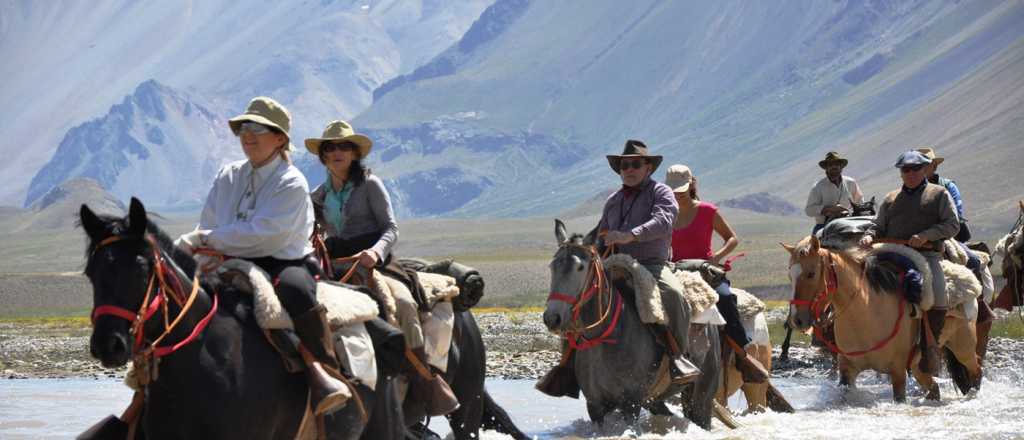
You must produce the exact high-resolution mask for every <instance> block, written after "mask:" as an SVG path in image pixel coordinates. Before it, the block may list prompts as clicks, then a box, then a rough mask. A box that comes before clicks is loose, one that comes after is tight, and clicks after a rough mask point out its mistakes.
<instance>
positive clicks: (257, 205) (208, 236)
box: [175, 96, 349, 415]
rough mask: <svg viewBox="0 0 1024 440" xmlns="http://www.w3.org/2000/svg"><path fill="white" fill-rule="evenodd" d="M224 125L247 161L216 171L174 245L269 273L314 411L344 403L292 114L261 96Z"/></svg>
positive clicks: (327, 410)
mask: <svg viewBox="0 0 1024 440" xmlns="http://www.w3.org/2000/svg"><path fill="white" fill-rule="evenodd" d="M228 125H229V126H230V128H231V131H232V132H234V133H235V135H237V136H238V142H239V144H240V145H241V147H242V151H243V152H244V153H245V156H246V159H245V160H241V161H238V162H233V163H229V164H227V165H225V166H224V167H222V168H221V169H220V171H219V172H218V173H217V177H215V178H214V181H213V188H212V189H211V190H210V194H209V196H207V198H206V203H205V204H204V206H203V211H202V214H201V215H200V217H199V225H198V226H197V227H196V229H195V230H194V231H192V232H189V233H186V234H184V235H182V236H181V237H179V238H178V240H177V241H176V242H175V244H177V246H178V247H179V248H181V249H182V250H183V251H185V252H188V253H190V254H194V253H195V251H196V250H197V249H208V250H212V251H215V252H218V253H220V254H222V255H224V257H225V258H238V259H244V260H248V261H250V262H252V263H253V264H255V265H256V266H259V267H260V268H262V269H263V270H264V271H266V272H267V273H268V274H269V275H270V277H271V278H272V279H273V283H274V291H275V293H277V296H278V298H280V301H281V305H282V306H283V307H284V309H285V310H286V311H287V312H288V313H289V314H290V315H291V318H292V321H293V322H294V327H295V333H296V334H297V335H298V337H299V340H300V341H301V345H300V350H299V351H300V352H301V353H302V354H303V360H304V361H305V362H306V365H307V368H306V376H307V378H308V382H309V387H310V392H311V400H312V405H313V408H314V411H315V413H316V414H317V415H324V414H329V413H331V412H333V411H335V410H337V409H339V408H341V407H342V406H343V405H344V404H345V402H346V400H347V398H348V393H349V392H348V390H347V386H346V385H345V384H344V383H343V382H341V381H340V380H338V379H337V377H340V365H339V364H338V358H337V356H336V355H335V352H334V340H333V335H332V334H331V331H330V326H329V325H328V322H327V317H326V309H325V308H324V306H323V305H322V304H319V303H318V302H317V300H316V282H315V280H314V272H316V273H318V268H317V263H316V260H315V257H314V255H313V247H312V246H311V244H310V242H309V237H310V235H312V233H313V204H312V203H311V202H310V200H309V195H308V194H309V184H308V183H307V182H306V178H305V176H303V174H302V172H300V171H299V169H298V168H296V167H295V166H294V165H293V164H292V163H291V161H290V159H289V157H288V151H289V150H291V149H292V147H291V141H290V138H289V135H288V130H289V129H290V128H291V115H290V114H289V113H288V110H287V109H285V108H284V106H282V105H281V104H280V103H278V102H277V101H275V100H273V99H271V98H267V97H263V96H260V97H256V98H253V99H252V101H250V102H249V106H248V107H247V108H246V109H245V113H243V114H241V115H238V116H236V117H234V118H231V119H230V120H229V121H228Z"/></svg>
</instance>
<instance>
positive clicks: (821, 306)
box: [789, 249, 907, 357]
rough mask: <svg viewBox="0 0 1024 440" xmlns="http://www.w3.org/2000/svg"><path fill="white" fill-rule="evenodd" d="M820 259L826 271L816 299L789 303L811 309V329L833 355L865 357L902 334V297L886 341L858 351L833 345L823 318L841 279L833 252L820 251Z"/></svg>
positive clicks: (836, 314)
mask: <svg viewBox="0 0 1024 440" xmlns="http://www.w3.org/2000/svg"><path fill="white" fill-rule="evenodd" d="M818 257H819V259H818V262H819V263H820V264H821V266H822V268H823V269H824V272H823V276H822V287H821V290H820V291H819V292H818V293H817V294H816V295H814V298H812V299H811V300H799V299H796V298H794V299H791V300H789V303H790V304H792V305H793V306H795V307H796V308H798V309H799V308H801V307H805V308H809V309H810V311H811V315H812V316H813V318H814V322H813V323H812V324H811V327H812V328H813V329H814V334H815V335H816V336H817V337H818V339H819V340H821V341H822V342H823V343H824V344H825V346H826V347H828V349H829V350H830V351H832V352H833V353H839V354H842V355H844V356H848V357H852V356H863V355H865V354H868V353H871V352H874V351H878V350H881V349H882V348H884V347H885V346H886V345H888V344H889V342H891V341H892V340H893V339H894V338H895V337H896V335H897V334H898V333H899V332H900V322H902V321H903V314H904V309H905V305H906V302H907V300H906V298H905V297H903V296H902V295H901V296H900V303H899V316H897V317H896V323H895V324H894V325H893V329H892V331H891V332H890V333H889V335H888V336H886V337H885V338H884V339H882V340H881V341H878V342H877V343H875V344H874V345H872V346H871V348H868V349H866V350H857V351H843V350H842V349H840V348H839V345H838V343H833V342H832V341H829V340H828V338H826V337H825V333H824V330H823V329H824V328H825V325H827V324H828V323H827V322H824V321H823V319H822V318H823V317H824V316H825V309H826V308H828V306H829V305H830V304H832V298H833V297H835V294H836V291H837V290H839V277H838V275H836V264H835V261H833V260H832V252H829V251H828V250H826V249H819V250H818ZM793 294H794V297H795V295H796V292H793ZM833 316H838V311H836V312H835V313H834V314H833Z"/></svg>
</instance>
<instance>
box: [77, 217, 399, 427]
mask: <svg viewBox="0 0 1024 440" xmlns="http://www.w3.org/2000/svg"><path fill="white" fill-rule="evenodd" d="M80 217H81V218H80V222H81V225H82V227H83V228H84V229H85V232H86V234H87V235H88V238H89V244H88V247H87V258H88V259H87V264H86V269H85V274H86V276H88V278H89V281H90V282H91V283H92V286H93V317H94V323H93V332H92V336H91V338H90V341H89V347H90V351H91V353H92V355H93V357H96V358H97V359H99V360H100V361H101V362H102V364H103V365H104V366H106V367H119V366H123V365H125V364H126V363H127V362H128V360H129V359H133V360H134V361H136V363H135V367H136V370H137V371H145V368H144V367H143V366H144V365H145V363H141V362H139V361H140V359H143V357H142V356H141V355H142V353H145V350H147V349H148V348H149V347H150V346H151V344H153V345H156V347H157V348H156V350H157V351H158V354H162V355H163V356H162V357H158V358H152V360H151V361H150V365H154V366H155V367H154V368H153V369H152V370H153V371H154V372H155V374H153V375H152V378H151V381H150V382H149V383H148V385H145V388H144V393H145V407H144V408H145V409H144V410H143V413H142V416H141V420H140V424H139V428H140V429H138V430H137V431H136V434H137V435H136V438H143V437H145V438H218V439H284V438H294V436H295V434H296V431H297V429H298V428H299V424H300V422H301V420H302V417H303V412H304V410H305V407H306V399H307V386H306V379H305V376H304V375H303V374H301V373H297V374H296V373H289V372H288V371H286V370H285V367H284V363H283V362H282V360H281V357H280V355H279V354H278V353H277V352H276V351H275V350H274V349H273V348H272V347H271V345H270V344H269V343H268V342H267V340H266V338H265V336H264V334H263V332H262V331H261V330H260V328H259V327H258V326H257V324H256V320H255V318H254V316H253V313H252V303H251V299H250V298H251V296H250V295H239V294H236V293H237V292H235V291H234V290H235V289H234V288H233V287H232V286H231V285H229V284H227V283H221V282H220V280H219V279H217V277H213V276H210V277H205V276H203V277H199V278H197V279H196V280H198V284H199V285H198V286H194V285H193V277H194V276H195V274H196V264H195V261H194V260H193V259H192V258H191V257H190V256H189V255H187V254H184V253H183V252H181V251H180V250H178V249H177V248H176V247H175V246H174V245H173V243H172V242H171V240H170V238H169V237H168V236H167V235H166V234H165V233H163V232H162V231H161V230H160V229H159V228H158V227H157V226H156V225H155V224H153V223H151V222H149V220H148V219H147V216H146V210H145V208H144V207H143V205H142V203H141V202H139V201H138V200H137V199H135V198H133V199H132V201H131V207H130V210H129V214H128V216H127V217H125V218H115V217H108V216H97V215H96V214H94V213H93V211H92V210H91V209H89V207H88V206H86V205H82V208H81V211H80ZM193 288H197V289H196V290H195V293H194V294H192V293H191V292H192V291H193ZM161 290H162V291H161ZM210 292H213V294H212V295H211V294H210ZM189 297H192V300H191V301H190V300H188V298H189ZM144 298H149V299H150V300H155V299H156V298H162V299H163V300H166V301H164V307H165V308H164V307H156V308H154V310H156V311H157V313H155V314H154V315H153V316H151V317H150V318H151V319H148V320H144V321H143V322H142V325H141V327H140V328H138V329H134V328H133V327H134V326H133V320H134V318H133V317H132V315H135V314H136V312H137V311H138V313H139V314H140V315H141V314H142V311H143V310H144V309H143V307H144V306H145V307H148V306H149V304H153V303H154V302H153V301H148V302H147V300H146V299H144ZM144 302H146V304H145V305H144V304H143V303H144ZM161 309H162V310H163V311H161ZM183 310H184V312H183ZM164 313H166V315H164ZM165 317H166V318H168V321H165ZM178 318H180V320H179V319H178ZM166 322H175V323H176V325H172V326H171V329H170V330H165V329H166V327H165V325H166ZM383 325H386V324H383ZM161 335H163V336H164V338H163V340H162V341H159V340H158V339H157V338H160V337H161ZM154 341H158V342H159V343H158V344H154ZM140 348H142V350H141V351H140V350H139V349H140ZM143 376H147V375H145V374H143ZM379 377H380V379H379V380H378V383H377V387H376V391H373V390H371V389H370V388H368V387H366V386H364V385H362V384H359V383H356V384H355V388H356V392H357V394H358V397H359V399H361V402H362V403H363V405H362V406H360V405H358V404H357V403H354V402H353V401H354V400H355V399H352V400H350V401H349V404H348V405H346V406H345V407H344V408H342V409H340V410H338V411H336V412H334V413H333V414H332V415H329V416H327V417H325V418H324V426H325V427H326V429H325V431H326V434H327V437H328V438H344V439H354V438H373V439H379V438H383V439H397V438H403V437H404V436H405V435H406V430H405V429H404V427H403V426H402V424H401V423H400V422H399V421H400V420H402V419H403V415H402V413H401V407H400V405H399V404H398V402H397V393H396V388H395V385H394V383H393V381H392V378H390V377H386V376H385V375H384V374H383V372H382V374H380V375H379ZM364 409H365V413H364ZM365 416H369V418H368V419H367V418H365Z"/></svg>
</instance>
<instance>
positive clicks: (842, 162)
mask: <svg viewBox="0 0 1024 440" xmlns="http://www.w3.org/2000/svg"><path fill="white" fill-rule="evenodd" d="M836 162H838V163H839V166H841V167H843V168H845V167H846V164H848V163H849V161H848V160H846V159H843V158H842V156H840V155H839V153H836V152H835V151H829V152H828V153H826V154H825V159H823V160H822V161H820V162H818V166H819V167H822V168H827V167H828V164H829V163H836Z"/></svg>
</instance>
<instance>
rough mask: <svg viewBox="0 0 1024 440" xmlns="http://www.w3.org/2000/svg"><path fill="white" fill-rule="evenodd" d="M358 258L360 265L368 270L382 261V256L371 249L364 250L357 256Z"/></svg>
mask: <svg viewBox="0 0 1024 440" xmlns="http://www.w3.org/2000/svg"><path fill="white" fill-rule="evenodd" d="M356 256H357V257H359V265H360V266H363V267H366V268H371V267H374V266H376V265H377V262H378V261H380V256H378V255H377V253H376V252H374V251H372V250H370V249H366V250H363V251H361V252H359V253H358V254H356Z"/></svg>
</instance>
